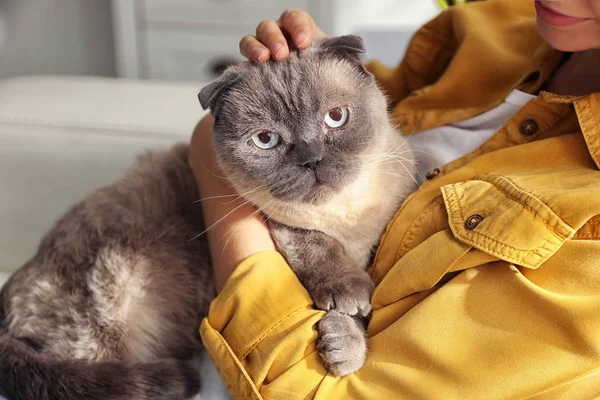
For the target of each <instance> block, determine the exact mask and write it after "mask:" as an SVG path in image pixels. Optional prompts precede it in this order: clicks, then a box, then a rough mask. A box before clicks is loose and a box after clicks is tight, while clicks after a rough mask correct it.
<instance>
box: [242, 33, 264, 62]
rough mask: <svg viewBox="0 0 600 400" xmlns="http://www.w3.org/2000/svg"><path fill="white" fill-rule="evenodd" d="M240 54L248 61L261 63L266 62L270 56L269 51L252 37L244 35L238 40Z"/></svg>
mask: <svg viewBox="0 0 600 400" xmlns="http://www.w3.org/2000/svg"><path fill="white" fill-rule="evenodd" d="M240 53H242V55H243V56H244V57H246V58H247V59H249V60H254V61H258V62H261V63H264V62H267V60H268V59H269V57H270V55H271V53H269V49H267V47H266V46H265V45H264V44H262V43H261V42H259V41H258V39H257V38H256V36H254V35H246V36H244V37H243V38H242V40H240Z"/></svg>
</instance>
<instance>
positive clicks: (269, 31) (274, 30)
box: [256, 20, 290, 60]
mask: <svg viewBox="0 0 600 400" xmlns="http://www.w3.org/2000/svg"><path fill="white" fill-rule="evenodd" d="M256 38H257V39H258V41H259V42H261V43H262V44H264V45H265V46H267V48H268V49H269V51H270V52H271V56H272V57H273V58H274V59H275V60H283V59H284V58H286V57H287V56H288V55H289V54H290V49H289V48H288V46H287V41H286V40H285V37H284V36H283V32H282V31H281V28H280V27H279V25H277V23H276V22H275V21H271V20H265V21H262V22H261V23H260V24H258V27H257V28H256Z"/></svg>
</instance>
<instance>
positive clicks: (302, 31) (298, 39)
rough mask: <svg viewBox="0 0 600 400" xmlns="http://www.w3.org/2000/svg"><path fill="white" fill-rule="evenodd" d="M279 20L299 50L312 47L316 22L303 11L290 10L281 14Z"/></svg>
mask: <svg viewBox="0 0 600 400" xmlns="http://www.w3.org/2000/svg"><path fill="white" fill-rule="evenodd" d="M279 20H280V21H281V25H282V26H283V29H284V31H285V32H287V33H288V34H289V35H290V37H291V38H292V40H293V41H294V44H295V45H296V47H297V48H298V49H301V50H302V49H306V48H307V47H309V46H310V44H311V42H312V37H313V33H314V32H313V31H314V28H315V22H314V20H313V19H312V17H311V16H310V15H308V14H307V13H306V12H304V11H302V10H296V9H289V10H285V11H284V12H283V14H281V17H280V18H279Z"/></svg>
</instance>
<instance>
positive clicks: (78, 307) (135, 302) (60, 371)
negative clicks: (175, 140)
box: [0, 145, 214, 400]
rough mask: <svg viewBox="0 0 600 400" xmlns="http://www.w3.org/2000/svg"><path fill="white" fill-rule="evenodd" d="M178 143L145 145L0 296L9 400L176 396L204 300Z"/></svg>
mask: <svg viewBox="0 0 600 400" xmlns="http://www.w3.org/2000/svg"><path fill="white" fill-rule="evenodd" d="M187 159H188V148H187V146H186V145H181V146H177V147H175V148H173V149H171V150H170V151H168V152H151V153H148V154H146V155H145V156H143V157H140V158H139V161H138V165H137V166H136V167H135V168H133V169H131V170H130V171H128V172H127V173H126V174H125V175H124V176H123V177H122V178H121V179H120V180H119V181H118V182H116V183H115V184H114V185H111V186H109V187H106V188H103V189H100V190H97V191H96V192H95V193H93V194H92V195H91V196H89V197H88V198H87V199H86V200H84V201H83V202H81V203H80V204H78V205H76V206H75V207H73V208H72V209H71V210H70V211H68V212H67V213H66V215H64V216H63V217H62V218H61V219H60V220H59V221H58V222H57V223H56V225H55V226H54V227H53V228H52V229H51V231H50V232H49V233H48V234H47V235H46V237H45V238H44V239H43V241H42V243H41V244H40V246H39V249H38V251H37V254H36V255H35V256H34V257H33V258H32V259H31V260H30V261H29V262H27V263H26V264H25V265H24V266H23V267H21V268H20V269H19V270H17V271H16V272H15V273H14V274H13V275H12V277H11V278H10V279H9V281H8V282H7V283H6V284H5V285H4V287H3V289H2V292H1V293H0V394H2V395H4V396H5V397H7V398H8V399H10V400H13V399H19V400H20V399H27V400H46V399H47V400H67V399H69V400H71V399H88V400H96V399H98V400H100V399H105V400H106V399H173V400H175V399H183V398H188V397H190V396H192V395H194V394H195V393H197V392H198V390H199V387H200V386H199V385H200V382H199V374H198V371H197V370H196V368H194V367H193V366H192V365H191V363H190V361H189V360H190V359H191V358H192V357H193V356H194V355H195V354H196V353H197V352H198V351H199V350H200V349H201V342H200V338H199V335H198V327H199V325H200V322H201V320H202V318H203V317H204V316H205V315H206V313H207V311H208V305H209V302H210V301H211V299H212V298H213V296H214V290H213V288H212V275H211V269H210V266H209V255H208V248H207V243H206V241H205V240H203V239H198V240H194V241H190V239H191V238H193V237H194V236H196V235H197V233H198V232H201V231H202V229H203V222H202V210H201V208H200V207H198V205H197V204H194V201H195V200H197V198H198V195H197V188H196V184H195V180H194V176H193V174H192V172H191V170H190V168H189V166H188V161H187Z"/></svg>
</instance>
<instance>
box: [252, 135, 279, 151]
mask: <svg viewBox="0 0 600 400" xmlns="http://www.w3.org/2000/svg"><path fill="white" fill-rule="evenodd" d="M252 142H253V143H254V144H255V145H256V147H258V148H259V149H263V150H269V149H272V148H273V147H275V146H277V145H278V144H279V135H278V134H277V133H275V132H269V131H263V132H260V133H257V134H256V135H254V136H252Z"/></svg>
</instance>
